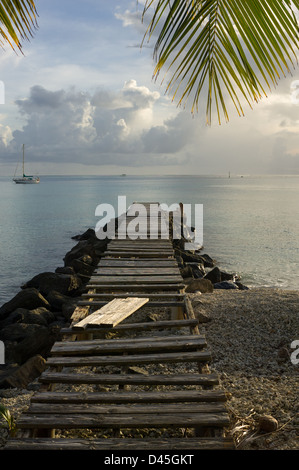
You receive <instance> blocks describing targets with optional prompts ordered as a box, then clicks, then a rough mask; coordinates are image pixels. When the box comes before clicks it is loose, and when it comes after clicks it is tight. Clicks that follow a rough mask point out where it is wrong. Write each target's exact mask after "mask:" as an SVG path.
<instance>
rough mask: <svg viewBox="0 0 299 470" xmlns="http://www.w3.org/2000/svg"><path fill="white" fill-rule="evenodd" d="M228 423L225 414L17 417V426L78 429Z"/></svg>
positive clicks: (42, 415) (45, 415)
mask: <svg viewBox="0 0 299 470" xmlns="http://www.w3.org/2000/svg"><path fill="white" fill-rule="evenodd" d="M227 425H229V418H228V415H227V413H193V412H192V411H191V412H189V413H187V412H186V413H178V414H168V413H160V414H152V413H140V414H134V415H122V414H117V413H115V414H110V415H109V414H107V415H106V414H80V413H78V414H72V415H63V414H51V415H47V414H33V415H23V416H21V418H20V419H19V420H18V427H19V428H20V429H24V428H25V429H38V428H40V429H53V428H54V429H56V428H66V429H78V428H106V427H117V428H119V427H123V428H147V427H167V426H171V427H184V428H187V427H197V426H216V427H222V426H227Z"/></svg>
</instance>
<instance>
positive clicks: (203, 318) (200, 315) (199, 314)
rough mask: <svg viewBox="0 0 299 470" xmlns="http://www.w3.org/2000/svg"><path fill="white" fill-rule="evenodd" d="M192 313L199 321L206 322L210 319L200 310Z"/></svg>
mask: <svg viewBox="0 0 299 470" xmlns="http://www.w3.org/2000/svg"><path fill="white" fill-rule="evenodd" d="M194 313H195V317H196V318H197V319H198V321H199V323H208V322H210V321H212V319H211V318H210V317H209V316H208V315H206V314H205V313H203V312H200V311H198V310H197V311H195V312H194Z"/></svg>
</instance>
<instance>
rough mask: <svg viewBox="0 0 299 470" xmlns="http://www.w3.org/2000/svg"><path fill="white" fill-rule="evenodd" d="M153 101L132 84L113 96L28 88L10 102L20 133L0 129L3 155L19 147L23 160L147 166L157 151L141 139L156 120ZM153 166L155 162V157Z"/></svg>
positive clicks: (100, 91) (150, 93)
mask: <svg viewBox="0 0 299 470" xmlns="http://www.w3.org/2000/svg"><path fill="white" fill-rule="evenodd" d="M159 100H160V94H159V93H158V92H156V91H150V90H149V89H148V88H147V87H145V86H138V84H137V82H136V81H135V80H129V81H127V82H126V83H125V84H124V86H123V88H122V89H121V90H119V91H117V92H113V91H107V90H105V89H98V90H96V91H95V92H94V93H88V92H81V91H78V90H76V89H75V88H70V89H68V90H64V89H61V90H56V91H51V90H47V89H45V88H44V87H42V86H39V85H36V86H33V87H32V88H31V89H30V94H29V96H28V97H27V98H23V99H18V100H16V106H17V108H18V112H19V114H20V115H21V116H22V117H23V119H24V120H25V123H24V125H23V127H22V129H18V130H15V131H13V132H11V130H10V129H9V128H5V129H4V128H3V129H0V131H1V132H0V138H2V144H3V145H5V146H6V150H7V151H6V152H5V155H17V154H18V152H19V149H20V148H21V146H22V144H23V143H25V145H26V147H27V149H28V159H29V161H30V160H31V161H35V162H38V161H42V160H46V161H47V162H64V163H66V162H68V163H82V164H85V165H107V164H108V163H110V164H118V163H119V160H120V159H123V160H125V162H126V164H130V162H131V164H132V165H138V166H139V165H144V164H148V163H149V161H148V158H149V156H150V154H151V153H154V154H156V153H157V152H156V151H154V152H153V149H151V148H150V146H149V144H148V143H147V141H146V137H145V136H146V134H147V133H148V132H150V129H151V128H152V126H153V125H154V122H155V121H157V114H155V110H154V108H155V106H156V104H157V103H158V102H159ZM8 137H10V139H9V142H8ZM164 137H165V136H164V135H161V136H160V138H164ZM163 151H164V149H162V150H161V151H160V152H159V153H160V154H161V152H163ZM165 151H167V149H165ZM2 155H4V154H3V153H2ZM121 156H123V157H121ZM5 158H6V156H5ZM145 158H146V161H145ZM153 161H154V162H155V164H157V163H158V162H157V160H156V155H153Z"/></svg>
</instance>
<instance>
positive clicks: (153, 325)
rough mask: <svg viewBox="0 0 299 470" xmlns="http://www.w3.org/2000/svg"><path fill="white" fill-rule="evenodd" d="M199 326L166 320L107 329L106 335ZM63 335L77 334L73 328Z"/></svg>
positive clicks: (62, 332) (101, 330) (100, 330)
mask: <svg viewBox="0 0 299 470" xmlns="http://www.w3.org/2000/svg"><path fill="white" fill-rule="evenodd" d="M196 325H198V320H197V319H187V320H165V321H153V322H145V323H125V324H121V325H117V326H116V327H115V328H107V330H106V329H105V332H106V333H112V332H113V333H120V332H126V331H130V330H133V331H140V330H142V331H146V330H152V329H162V328H187V327H194V326H196ZM92 331H93V333H98V332H101V333H102V332H103V329H102V328H93V329H92ZM60 332H61V334H62V335H73V334H74V333H75V331H74V329H73V328H62V329H61V330H60Z"/></svg>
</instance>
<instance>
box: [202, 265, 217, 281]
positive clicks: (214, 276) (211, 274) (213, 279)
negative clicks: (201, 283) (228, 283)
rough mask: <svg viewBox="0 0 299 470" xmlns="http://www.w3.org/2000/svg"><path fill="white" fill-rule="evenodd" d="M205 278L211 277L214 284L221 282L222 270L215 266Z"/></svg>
mask: <svg viewBox="0 0 299 470" xmlns="http://www.w3.org/2000/svg"><path fill="white" fill-rule="evenodd" d="M204 278H205V279H209V280H210V281H211V283H212V284H216V283H217V282H221V272H220V269H219V268H217V267H215V268H213V269H212V270H211V271H210V272H209V273H208V274H206V275H205V277H204Z"/></svg>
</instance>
